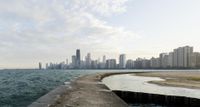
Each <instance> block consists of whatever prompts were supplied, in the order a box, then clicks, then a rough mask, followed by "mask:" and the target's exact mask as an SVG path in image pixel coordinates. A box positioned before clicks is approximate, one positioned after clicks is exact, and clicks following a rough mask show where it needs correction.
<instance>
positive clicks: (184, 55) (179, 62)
mask: <svg viewBox="0 0 200 107" xmlns="http://www.w3.org/2000/svg"><path fill="white" fill-rule="evenodd" d="M81 57H83V59H81ZM84 58H85V59H84ZM118 58H119V59H118V60H117V58H109V57H106V55H103V56H102V57H101V58H98V59H94V58H92V56H91V53H90V52H89V53H87V55H86V56H85V57H84V56H82V55H81V50H80V49H77V50H76V53H75V55H72V57H71V63H69V62H68V61H69V60H68V59H66V62H65V61H62V62H60V63H55V62H50V63H46V69H193V68H194V69H197V68H200V52H197V51H194V48H193V47H192V46H182V47H178V48H176V49H173V50H172V51H170V52H165V53H160V54H159V55H158V57H156V56H152V57H151V58H149V59H148V58H141V57H139V56H138V57H137V59H126V54H119V56H118ZM39 69H41V62H39Z"/></svg>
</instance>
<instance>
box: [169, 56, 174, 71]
mask: <svg viewBox="0 0 200 107" xmlns="http://www.w3.org/2000/svg"><path fill="white" fill-rule="evenodd" d="M173 54H174V53H173V52H170V53H169V56H168V67H170V68H172V67H173Z"/></svg>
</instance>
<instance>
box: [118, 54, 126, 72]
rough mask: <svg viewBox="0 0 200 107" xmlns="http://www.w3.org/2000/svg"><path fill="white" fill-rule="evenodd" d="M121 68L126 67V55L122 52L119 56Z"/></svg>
mask: <svg viewBox="0 0 200 107" xmlns="http://www.w3.org/2000/svg"><path fill="white" fill-rule="evenodd" d="M119 68H121V69H124V68H126V55H125V54H121V55H120V56H119Z"/></svg>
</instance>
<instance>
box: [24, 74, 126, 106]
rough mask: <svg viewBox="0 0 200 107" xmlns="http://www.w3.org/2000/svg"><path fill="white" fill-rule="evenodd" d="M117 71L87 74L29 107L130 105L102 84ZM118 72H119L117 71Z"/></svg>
mask: <svg viewBox="0 0 200 107" xmlns="http://www.w3.org/2000/svg"><path fill="white" fill-rule="evenodd" d="M113 74H115V73H99V74H92V75H86V76H83V77H79V78H77V79H76V80H75V81H72V82H71V84H70V86H71V87H70V88H69V87H67V86H65V85H63V86H60V87H58V88H56V89H55V90H53V91H51V92H49V93H48V94H46V95H44V96H42V97H41V98H39V99H38V100H37V101H35V102H33V103H32V104H31V105H29V106H28V107H128V104H127V103H125V102H124V101H123V100H122V99H121V98H119V97H118V96H117V95H116V94H115V93H113V92H112V91H111V90H109V88H108V87H107V86H106V85H104V84H102V82H101V80H102V78H104V77H105V76H109V75H113ZM117 74H118V73H117Z"/></svg>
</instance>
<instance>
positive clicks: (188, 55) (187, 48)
mask: <svg viewBox="0 0 200 107" xmlns="http://www.w3.org/2000/svg"><path fill="white" fill-rule="evenodd" d="M183 49H184V57H183V61H184V67H185V68H187V67H190V65H191V56H192V53H193V47H190V46H185V47H183Z"/></svg>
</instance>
